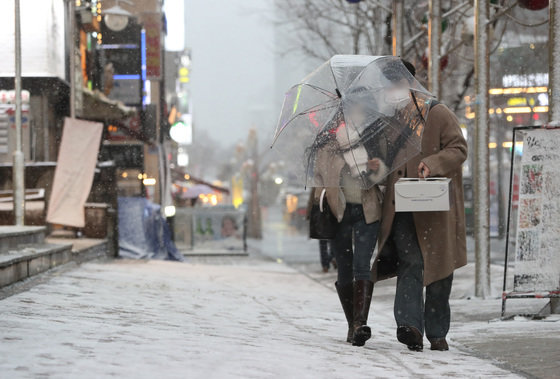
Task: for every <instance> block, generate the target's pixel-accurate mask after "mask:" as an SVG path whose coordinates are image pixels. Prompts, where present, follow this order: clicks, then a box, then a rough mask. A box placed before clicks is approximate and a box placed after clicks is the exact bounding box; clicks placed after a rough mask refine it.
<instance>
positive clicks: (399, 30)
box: [392, 0, 404, 58]
mask: <svg viewBox="0 0 560 379" xmlns="http://www.w3.org/2000/svg"><path fill="white" fill-rule="evenodd" d="M403 1H404V0H393V33H392V37H393V55H394V56H396V57H401V58H402V56H403V53H404V49H403V46H404V22H403V19H404V4H403Z"/></svg>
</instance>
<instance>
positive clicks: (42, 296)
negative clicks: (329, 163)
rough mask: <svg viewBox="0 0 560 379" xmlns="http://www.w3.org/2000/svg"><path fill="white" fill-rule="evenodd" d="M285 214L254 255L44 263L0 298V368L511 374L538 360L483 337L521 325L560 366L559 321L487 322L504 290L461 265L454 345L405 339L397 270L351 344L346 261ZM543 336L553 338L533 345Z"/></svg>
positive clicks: (6, 372)
mask: <svg viewBox="0 0 560 379" xmlns="http://www.w3.org/2000/svg"><path fill="white" fill-rule="evenodd" d="M268 221H270V222H268ZM278 221H279V212H274V211H271V212H270V214H269V215H268V218H266V219H265V222H266V223H265V225H266V227H265V238H264V239H263V240H262V241H258V242H257V241H251V243H250V246H251V249H250V255H249V256H248V257H200V258H189V260H188V262H186V263H177V262H165V261H155V260H152V261H133V260H109V261H98V262H93V263H87V264H84V265H82V266H79V267H77V268H69V269H66V270H61V271H56V272H51V273H48V274H46V277H43V278H42V280H41V281H40V283H38V284H37V285H36V286H34V287H32V288H30V289H29V290H27V291H23V292H20V293H16V294H14V295H13V296H9V297H7V298H4V299H3V300H1V301H0V314H1V316H0V317H1V319H2V320H3V322H2V324H1V326H0V335H1V336H2V344H1V345H0V372H1V373H2V374H0V377H3V378H4V377H5V378H28V377H65V378H66V377H68V378H70V377H77V376H79V377H83V378H90V377H91V378H94V377H107V376H117V377H135V378H139V377H141V378H143V377H146V378H148V377H156V376H157V377H162V378H173V377H188V378H263V377H270V378H286V377H298V378H300V377H309V378H342V377H360V378H361V377H377V378H380V377H386V378H394V377H403V378H405V377H425V378H427V377H442V376H449V377H504V378H506V377H507V378H509V377H511V378H513V377H520V375H521V376H524V375H525V374H526V373H527V372H526V373H525V374H524V373H522V372H521V370H520V368H519V367H518V368H515V367H514V366H513V365H509V364H507V358H508V357H507V356H506V357H505V360H502V361H501V362H498V361H497V360H495V359H492V358H491V357H492V355H485V353H484V351H483V350H478V351H477V350H476V349H472V347H475V348H476V346H477V343H486V344H488V345H489V346H488V347H489V349H490V351H494V352H498V351H500V350H501V351H505V350H504V345H503V343H504V342H505V341H502V342H500V343H499V344H497V343H495V341H496V340H498V339H500V338H504V337H506V338H507V337H509V336H512V335H513V336H514V337H515V338H521V339H524V341H525V342H524V344H525V346H527V347H532V349H533V350H534V354H537V353H538V349H539V345H540V348H541V349H544V346H546V350H544V351H545V352H548V353H547V354H548V356H546V354H545V355H544V356H543V357H542V358H543V361H548V362H549V363H550V364H552V366H553V367H552V368H550V367H549V368H548V371H547V367H546V365H543V362H541V363H540V364H539V363H538V361H536V360H535V359H534V355H530V354H529V355H528V356H530V357H532V358H533V359H532V361H533V362H532V365H533V366H534V368H533V370H534V371H532V372H529V374H532V375H535V377H543V378H545V377H546V378H548V377H554V375H557V374H556V373H557V372H558V370H557V369H558V366H557V365H558V363H557V359H551V360H548V359H547V357H548V358H551V357H557V356H558V355H557V354H558V353H559V352H560V351H559V350H558V349H559V348H558V347H559V345H560V344H559V342H560V339H559V337H558V336H559V335H560V334H559V333H558V331H560V322H538V321H533V322H527V321H526V320H516V321H509V322H492V323H488V320H490V319H495V317H496V316H497V315H499V304H500V301H499V298H497V299H490V300H480V299H471V300H469V299H468V298H467V297H465V294H468V293H469V291H472V280H473V279H472V276H471V275H472V267H467V268H465V269H461V270H459V271H458V275H457V278H456V282H455V287H454V292H453V294H452V311H453V312H454V321H453V322H452V330H451V332H450V345H451V349H450V351H448V352H432V351H430V350H429V349H428V348H426V349H425V350H424V352H422V353H414V352H410V351H408V350H407V349H406V347H404V346H403V345H401V344H400V343H398V342H397V341H396V338H395V325H394V319H393V315H392V295H393V293H394V281H393V280H389V281H386V282H382V283H380V285H379V286H378V287H377V288H376V290H375V291H374V299H373V302H372V309H371V311H370V321H369V325H371V326H372V331H373V337H372V339H371V340H370V341H368V342H367V343H366V346H365V347H363V348H361V347H353V346H351V345H349V344H347V343H346V342H345V341H344V338H345V334H346V322H345V320H344V316H343V313H342V311H341V309H340V304H339V303H338V299H337V297H336V293H335V292H334V286H333V282H334V280H335V274H334V272H329V273H328V274H323V273H322V272H320V265H319V263H318V248H317V243H316V241H310V240H307V239H306V237H305V236H304V235H298V234H296V232H295V231H293V230H289V228H287V227H282V224H281V223H279V222H278ZM282 229H284V230H282ZM260 249H263V250H262V254H261V252H260ZM278 259H282V261H279V260H278ZM285 262H289V264H285ZM493 273H495V272H493ZM496 273H497V276H498V277H497V278H495V279H499V270H497V272H496ZM497 282H499V280H497ZM541 303H542V300H541ZM515 306H517V307H519V306H520V304H517V305H515ZM525 306H526V305H525ZM533 307H535V305H533ZM474 309H476V312H473V310H474ZM473 313H476V314H477V315H476V317H473ZM477 318H478V319H477ZM548 321H558V319H554V318H552V319H549V320H548ZM482 336H483V337H482ZM536 337H539V338H545V339H546V338H548V340H547V342H546V343H541V344H535V345H534V346H532V345H531V344H532V343H533V342H534V341H535V338H536ZM515 338H514V339H512V340H511V342H512V343H515ZM493 341H494V344H493ZM540 341H541V342H543V341H545V340H544V339H541V340H540ZM426 344H427V342H426ZM543 345H544V346H543ZM469 346H470V347H469ZM511 346H514V345H511ZM512 349H513V348H512ZM535 349H536V350H535ZM529 352H530V351H529ZM510 353H511V354H514V353H515V352H514V351H510ZM511 354H510V355H511ZM554 366H556V367H554ZM539 369H540V370H541V372H539V371H538V370H539ZM552 370H554V371H552Z"/></svg>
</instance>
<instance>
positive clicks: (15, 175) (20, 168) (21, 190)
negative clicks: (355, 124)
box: [12, 0, 25, 226]
mask: <svg viewBox="0 0 560 379" xmlns="http://www.w3.org/2000/svg"><path fill="white" fill-rule="evenodd" d="M14 1H15V56H16V72H15V97H16V149H15V151H14V155H13V168H12V182H13V197H14V224H15V225H17V226H23V225H24V215H25V180H24V178H25V164H24V155H23V151H22V134H21V25H20V12H19V0H14Z"/></svg>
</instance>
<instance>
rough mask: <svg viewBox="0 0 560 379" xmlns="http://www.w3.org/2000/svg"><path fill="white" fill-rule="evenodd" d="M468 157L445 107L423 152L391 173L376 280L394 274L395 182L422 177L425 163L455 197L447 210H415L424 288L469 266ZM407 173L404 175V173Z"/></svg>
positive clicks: (427, 133)
mask: <svg viewBox="0 0 560 379" xmlns="http://www.w3.org/2000/svg"><path fill="white" fill-rule="evenodd" d="M466 158H467V142H466V141H465V138H464V137H463V134H462V132H461V129H460V127H459V122H458V121H457V118H456V117H455V115H454V114H453V113H452V112H451V111H450V110H449V109H448V108H447V107H446V106H445V105H443V104H438V105H435V106H434V107H433V108H432V109H431V110H430V112H429V114H428V119H427V122H426V126H425V129H424V134H423V136H422V149H421V153H420V154H418V155H417V156H415V157H414V158H412V159H411V160H409V161H408V162H407V163H406V164H405V165H403V166H401V167H400V168H398V169H397V170H395V171H393V172H392V173H391V174H390V175H389V176H388V178H387V183H386V184H387V187H386V190H385V197H384V202H383V213H382V220H381V228H380V232H379V239H378V251H379V253H378V254H377V256H376V258H375V261H374V264H373V266H372V280H373V281H374V282H375V281H378V280H382V279H387V278H390V277H393V276H396V252H395V251H394V247H393V246H392V243H391V241H390V240H388V238H389V235H390V233H391V227H392V224H393V220H394V218H395V188H394V186H395V183H396V182H397V180H399V179H400V178H402V177H404V176H405V173H406V177H409V178H417V177H418V165H419V164H420V162H424V164H425V165H427V166H428V168H429V169H430V176H432V177H448V178H451V183H452V184H451V185H452V194H451V196H452V199H451V210H450V211H448V212H414V213H413V217H414V223H415V226H416V236H417V237H418V243H419V245H420V249H421V250H422V256H423V258H424V285H425V286H427V285H429V284H431V283H433V282H435V281H437V280H440V279H443V278H446V277H448V276H449V275H451V273H453V271H454V270H455V269H457V268H459V267H462V266H464V265H466V263H467V249H466V232H465V207H464V199H463V177H462V163H463V162H464V161H465V160H466ZM405 170H406V171H405Z"/></svg>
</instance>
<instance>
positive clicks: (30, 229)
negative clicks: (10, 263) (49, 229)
mask: <svg viewBox="0 0 560 379" xmlns="http://www.w3.org/2000/svg"><path fill="white" fill-rule="evenodd" d="M45 233H46V228H45V227H44V226H0V254H2V253H6V252H8V251H10V250H14V249H16V248H18V247H19V246H23V245H33V244H42V243H44V242H45Z"/></svg>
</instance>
